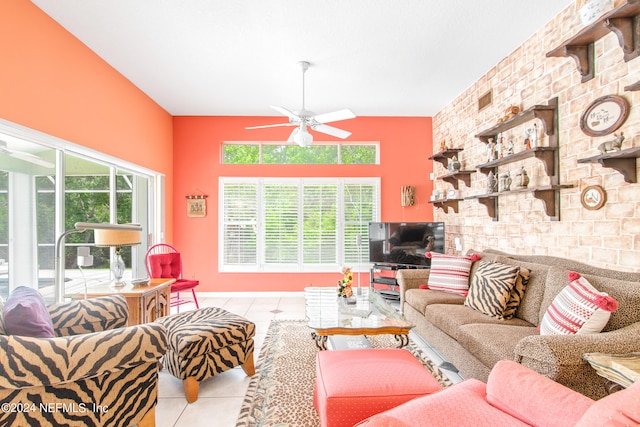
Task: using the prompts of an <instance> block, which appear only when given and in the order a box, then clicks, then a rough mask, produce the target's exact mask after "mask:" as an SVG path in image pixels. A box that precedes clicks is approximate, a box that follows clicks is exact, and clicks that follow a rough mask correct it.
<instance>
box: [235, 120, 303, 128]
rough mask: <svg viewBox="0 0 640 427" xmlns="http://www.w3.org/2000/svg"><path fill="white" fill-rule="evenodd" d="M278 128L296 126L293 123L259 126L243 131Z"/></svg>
mask: <svg viewBox="0 0 640 427" xmlns="http://www.w3.org/2000/svg"><path fill="white" fill-rule="evenodd" d="M279 126H296V124H295V123H291V122H289V123H278V124H275V125H261V126H249V127H246V128H245V129H264V128H275V127H279Z"/></svg>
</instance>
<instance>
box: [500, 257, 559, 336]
mask: <svg viewBox="0 0 640 427" xmlns="http://www.w3.org/2000/svg"><path fill="white" fill-rule="evenodd" d="M496 261H497V262H500V263H502V264H507V265H517V266H519V267H520V269H521V270H522V269H526V270H528V271H529V281H528V282H527V288H526V292H525V294H524V297H523V299H522V301H520V304H519V305H518V308H517V310H516V314H515V317H519V318H520V319H524V320H526V321H527V322H529V323H531V324H534V325H536V326H537V325H538V324H539V323H540V304H541V303H542V298H543V296H544V293H545V284H546V281H547V272H548V271H549V266H548V265H542V264H534V263H530V262H525V261H518V260H515V259H511V258H507V257H504V256H500V257H497V258H496ZM565 277H566V276H565Z"/></svg>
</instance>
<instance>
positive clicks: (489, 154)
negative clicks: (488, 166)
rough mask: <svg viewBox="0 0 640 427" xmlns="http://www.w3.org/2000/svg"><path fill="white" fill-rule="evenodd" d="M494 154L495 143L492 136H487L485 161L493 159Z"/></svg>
mask: <svg viewBox="0 0 640 427" xmlns="http://www.w3.org/2000/svg"><path fill="white" fill-rule="evenodd" d="M495 155H496V143H495V141H494V140H493V138H489V142H488V143H487V163H489V162H490V161H492V160H495V159H496V158H495Z"/></svg>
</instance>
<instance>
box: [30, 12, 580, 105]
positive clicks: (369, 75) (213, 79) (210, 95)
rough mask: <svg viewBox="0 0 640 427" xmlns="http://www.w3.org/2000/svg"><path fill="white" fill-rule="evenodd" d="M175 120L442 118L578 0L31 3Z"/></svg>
mask: <svg viewBox="0 0 640 427" xmlns="http://www.w3.org/2000/svg"><path fill="white" fill-rule="evenodd" d="M32 1H33V2H34V3H35V4H36V5H37V6H38V7H40V8H41V9H43V10H44V11H45V12H46V13H47V14H49V15H50V16H51V17H52V18H53V19H55V20H56V21H58V22H59V23H60V24H61V25H62V26H63V27H65V28H66V29H67V30H69V31H70V32H71V33H72V34H74V35H75V36H76V37H77V38H79V39H80V40H81V41H82V42H84V43H85V44H86V45H87V46H89V48H91V49H92V50H93V51H95V52H96V53H97V54H98V55H99V56H101V57H102V58H104V59H105V60H106V61H107V62H108V63H109V64H111V65H112V66H113V67H114V68H115V69H117V70H118V71H119V72H120V73H122V74H123V75H124V76H125V77H127V78H128V79H129V80H130V81H132V82H133V83H134V84H135V85H136V86H137V87H139V88H140V89H141V90H142V91H144V92H145V93H146V94H148V95H149V96H150V97H151V98H152V99H154V100H155V101H156V102H157V103H158V104H160V105H161V106H162V107H163V108H165V109H166V110H167V111H168V112H169V113H171V114H172V115H176V116H181V115H196V116H205V115H207V116H208V115H224V116H236V115H237V116H256V115H257V116H275V115H277V113H275V112H274V111H273V110H272V109H270V108H269V105H279V106H283V107H286V108H288V109H290V110H298V109H300V107H301V103H302V100H301V98H302V93H301V91H302V87H301V86H302V84H301V81H302V80H301V72H300V69H299V67H298V65H297V62H298V61H301V60H306V61H309V62H311V64H312V65H311V68H310V69H309V71H308V72H307V74H306V107H307V109H308V110H312V111H314V112H316V113H325V112H329V111H333V110H336V109H341V108H350V109H351V110H352V111H353V112H354V113H356V114H357V115H359V116H432V115H434V114H435V113H437V112H438V111H440V110H441V109H442V107H444V106H445V105H447V104H448V103H449V102H451V101H452V100H453V99H454V98H455V97H456V96H457V95H459V94H460V93H461V92H462V91H464V90H465V89H466V88H467V87H469V86H470V85H471V84H472V83H473V82H475V81H476V80H477V79H478V78H480V77H481V76H482V75H484V74H485V73H486V72H487V71H488V70H489V69H490V68H491V67H493V66H494V65H496V64H497V63H498V62H499V61H500V60H502V59H503V58H504V57H506V56H507V55H508V54H509V53H511V52H512V51H513V50H514V49H515V48H516V47H518V46H519V45H520V44H522V42H524V41H525V40H526V39H528V38H529V37H530V36H531V35H532V34H534V33H535V32H536V31H537V30H538V29H539V28H541V27H542V26H543V25H544V24H546V23H547V22H549V21H550V20H551V19H552V18H553V17H554V16H556V15H557V14H558V13H559V12H560V11H561V10H563V9H564V8H565V7H567V6H568V5H570V4H573V0H535V1H525V0H109V1H105V0H32Z"/></svg>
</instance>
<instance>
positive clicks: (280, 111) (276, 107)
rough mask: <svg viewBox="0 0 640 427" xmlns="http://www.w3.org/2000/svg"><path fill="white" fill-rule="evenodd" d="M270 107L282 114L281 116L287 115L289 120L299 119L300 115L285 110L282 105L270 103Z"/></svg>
mask: <svg viewBox="0 0 640 427" xmlns="http://www.w3.org/2000/svg"><path fill="white" fill-rule="evenodd" d="M271 108H273V109H274V110H276V111H277V112H278V113H280V114H282V115H283V116H287V117H289V118H290V119H291V120H300V116H298V115H297V114H295V113H292V112H291V111H289V110H287V109H286V108H284V107H278V106H276V105H272V106H271Z"/></svg>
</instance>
